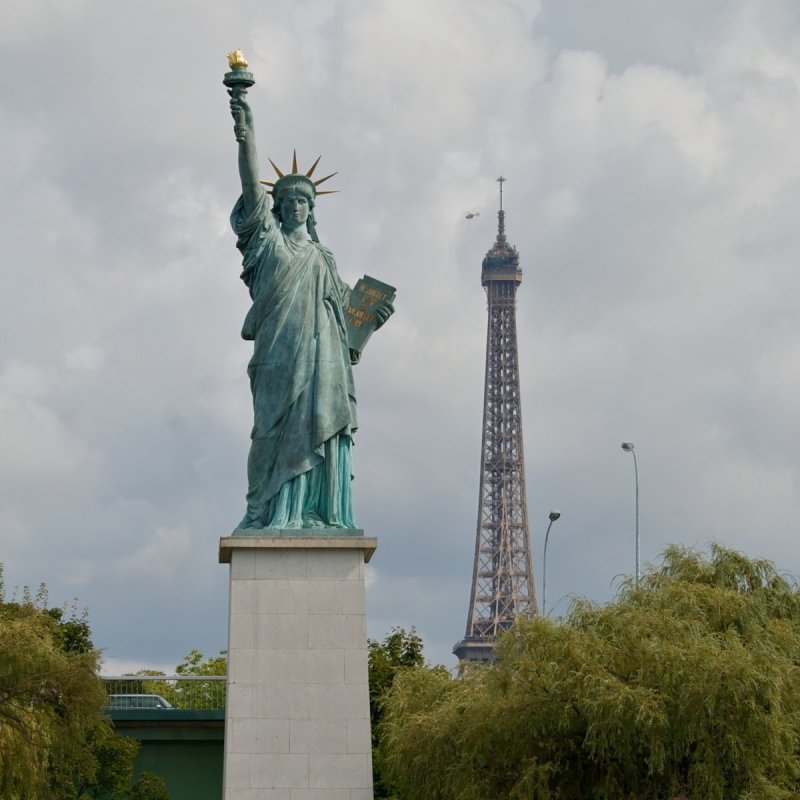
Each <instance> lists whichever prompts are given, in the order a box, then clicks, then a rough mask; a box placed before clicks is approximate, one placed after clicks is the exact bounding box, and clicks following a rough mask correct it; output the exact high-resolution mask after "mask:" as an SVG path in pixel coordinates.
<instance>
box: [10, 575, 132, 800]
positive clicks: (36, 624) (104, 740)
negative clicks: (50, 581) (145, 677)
mask: <svg viewBox="0 0 800 800" xmlns="http://www.w3.org/2000/svg"><path fill="white" fill-rule="evenodd" d="M46 604H47V592H46V590H45V589H44V587H42V588H40V590H39V592H38V593H37V595H36V597H35V598H32V597H31V596H30V593H29V592H28V591H27V590H25V591H24V592H23V597H22V601H21V602H5V596H4V594H3V586H2V574H1V571H0V796H1V797H3V798H4V800H29V798H30V799H31V800H32V799H33V798H37V800H38V798H43V797H46V798H52V800H78V798H88V797H89V796H90V795H91V796H98V795H99V794H100V793H105V794H110V793H113V792H117V791H121V790H123V789H124V788H125V787H126V786H127V783H128V781H129V780H130V777H131V771H132V767H133V758H134V756H135V753H136V749H137V747H138V745H137V743H136V742H133V741H132V740H126V739H123V738H122V737H120V736H117V735H116V734H115V733H114V731H113V729H112V728H111V724H110V722H109V720H108V719H107V718H106V717H105V716H104V714H103V707H104V705H105V703H106V693H105V690H104V689H103V685H102V683H101V681H100V679H99V678H98V675H97V668H98V662H99V653H98V652H97V651H96V650H94V647H93V645H92V643H91V638H90V631H89V626H88V622H87V621H86V617H85V615H77V613H76V612H75V611H74V609H73V612H72V614H71V616H68V617H66V618H65V611H64V609H48V608H46Z"/></svg>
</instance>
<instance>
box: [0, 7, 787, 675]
mask: <svg viewBox="0 0 800 800" xmlns="http://www.w3.org/2000/svg"><path fill="white" fill-rule="evenodd" d="M6 16H7V17H8V19H7V20H5V22H4V27H3V31H2V33H1V34H0V36H2V41H3V44H4V47H3V51H2V54H0V68H1V69H2V74H3V75H5V76H6V78H5V81H4V83H3V84H2V88H1V89H0V120H2V126H3V132H4V139H3V141H4V147H3V148H2V150H0V175H2V182H3V187H4V191H3V197H4V200H5V202H4V214H3V215H2V226H3V237H2V241H3V252H4V262H3V263H4V272H3V275H4V281H3V286H4V291H3V292H2V296H1V297H0V310H1V311H2V313H0V334H2V335H0V445H1V446H0V526H1V527H0V545H2V547H1V548H0V549H1V550H2V555H1V556H0V560H2V561H3V562H4V563H5V565H6V571H7V576H8V581H9V583H10V584H12V585H13V584H14V583H19V584H22V583H33V584H36V583H38V582H39V581H40V580H43V581H45V582H46V583H47V584H48V585H49V586H50V594H51V597H52V598H54V599H57V598H64V599H69V598H71V597H73V596H77V597H78V598H79V601H80V603H81V604H85V605H87V606H88V607H89V610H90V615H91V620H92V623H93V627H94V631H95V639H96V642H97V644H98V645H99V646H101V647H104V648H106V652H107V655H108V656H109V657H113V658H114V659H119V660H120V661H115V662H114V663H123V662H124V663H127V664H131V663H150V664H155V665H169V664H177V663H178V661H179V660H180V658H181V656H182V655H183V654H184V653H185V652H186V651H188V650H189V649H190V648H192V647H199V648H200V649H202V650H204V651H205V652H209V653H211V652H215V651H216V650H218V649H220V648H223V647H224V646H225V643H226V631H225V615H226V609H225V604H226V602H227V600H226V589H225V582H226V570H225V568H223V567H222V566H220V565H218V564H217V563H216V548H217V541H218V538H219V536H221V535H225V534H226V533H228V532H229V530H230V528H231V526H232V524H234V523H235V522H236V521H237V520H238V519H239V517H240V516H241V511H242V503H243V495H244V488H245V459H246V452H247V437H248V434H249V428H250V423H251V421H250V414H251V412H250V405H249V404H250V400H249V392H248V388H247V382H246V378H245V372H244V370H245V365H246V363H247V359H248V346H247V345H246V344H245V343H244V342H242V341H241V340H240V339H239V338H238V335H239V329H240V326H241V320H242V317H243V315H244V313H245V311H246V308H247V297H246V290H245V288H244V286H243V285H241V283H240V282H239V281H238V277H237V276H238V272H239V263H238V258H237V253H236V251H235V248H234V246H233V245H234V241H233V235H232V234H231V233H230V231H229V229H228V222H227V215H228V213H229V208H230V207H231V205H232V203H233V201H234V199H235V195H236V192H237V186H236V183H237V178H236V167H235V144H234V142H233V137H232V133H231V123H230V119H229V115H228V112H227V102H226V101H227V98H226V96H225V92H224V88H223V86H222V85H221V78H222V74H223V72H224V71H225V67H226V64H225V58H224V56H225V53H226V52H227V51H228V50H230V49H232V48H233V47H241V48H243V49H244V50H245V52H246V53H247V54H248V57H249V58H250V60H251V67H252V69H253V71H254V73H255V75H256V78H257V84H256V86H255V87H254V88H253V90H252V91H251V99H252V103H253V106H254V110H255V114H256V124H257V130H258V135H259V149H260V155H261V158H262V160H263V162H264V164H265V165H266V163H267V162H266V157H267V155H269V156H271V157H272V158H273V159H274V160H276V162H277V163H279V164H280V163H285V162H287V161H288V159H289V158H290V157H291V152H292V149H293V148H295V147H296V148H297V150H298V154H299V157H300V159H301V161H308V163H310V162H311V161H312V160H313V159H314V158H316V156H317V155H319V154H320V153H322V155H323V160H322V162H321V167H323V166H324V167H328V168H329V171H334V170H338V171H339V175H338V176H337V178H336V187H335V188H338V189H340V190H341V193H340V194H338V195H332V196H330V197H329V198H324V199H323V201H322V202H321V203H320V208H319V213H318V216H319V227H320V234H321V236H322V238H323V241H325V242H326V243H327V244H328V245H330V246H331V248H332V249H333V250H334V252H335V253H336V254H337V260H338V263H339V265H340V269H341V272H342V274H343V276H344V277H345V278H346V279H347V280H349V281H350V282H351V283H352V282H353V281H355V280H356V279H357V278H358V277H359V276H360V275H361V274H363V273H365V272H366V273H369V274H372V275H375V276H376V277H380V278H383V279H385V280H387V281H389V282H390V283H393V284H395V285H396V286H397V287H398V289H399V293H398V300H397V307H398V313H397V314H396V315H395V317H394V318H393V319H392V321H391V323H390V324H389V325H388V326H387V327H386V328H385V329H384V330H383V331H381V333H380V335H379V337H376V339H375V340H374V341H373V342H372V343H371V344H370V349H369V350H368V351H367V353H366V354H365V356H364V360H363V363H362V364H360V365H359V367H358V370H357V374H356V380H357V385H358V390H359V403H360V415H359V416H360V422H361V430H360V432H359V437H358V442H357V448H356V452H355V470H356V484H355V494H356V503H357V506H356V510H357V515H358V517H359V520H360V522H361V524H363V526H364V527H365V528H366V529H367V531H368V532H369V533H371V534H375V535H377V536H378V537H379V539H380V547H379V550H378V552H377V554H376V555H375V558H374V560H373V563H372V572H371V574H372V578H371V580H372V583H371V585H370V589H369V608H370V634H371V635H373V636H376V637H380V636H382V635H384V633H385V632H386V631H387V630H388V628H389V627H390V626H391V625H394V624H403V625H406V626H408V625H412V624H416V625H417V627H418V629H419V630H420V632H421V633H422V634H423V636H424V637H425V639H426V641H427V643H428V649H429V654H430V655H431V656H432V657H433V658H435V659H436V660H444V661H447V663H451V664H452V661H453V659H452V657H451V656H449V649H450V647H451V646H452V644H453V643H454V642H455V641H457V640H458V639H459V638H460V637H461V635H462V634H463V628H464V621H465V616H466V610H467V609H466V607H467V601H468V595H469V580H470V577H471V568H472V565H471V561H472V551H473V546H474V529H475V519H476V516H477V493H478V466H479V456H480V417H481V399H482V385H483V357H484V353H483V348H484V337H485V299H484V296H483V292H482V289H481V287H480V280H479V277H480V262H481V259H482V257H483V254H484V253H485V251H486V250H487V249H488V248H489V246H490V245H491V243H492V241H493V239H494V236H495V217H494V214H495V209H496V202H497V194H496V188H497V187H496V184H495V183H494V179H495V178H496V177H497V175H498V174H501V173H502V174H505V175H506V177H507V178H509V182H508V183H507V184H506V190H507V191H506V208H507V212H508V213H507V231H508V235H509V238H510V240H511V241H512V242H513V243H514V244H516V245H517V247H518V248H519V251H520V254H521V259H522V266H523V269H524V272H525V276H524V281H523V284H522V286H521V288H520V291H519V295H518V315H519V342H520V357H521V375H522V383H523V385H522V397H523V409H524V429H525V448H526V464H527V477H528V484H529V506H530V514H531V521H532V526H533V530H532V535H533V539H534V561H535V563H536V564H537V578H539V576H540V569H539V562H540V554H541V546H542V537H543V534H544V528H545V526H546V524H547V513H548V511H549V510H550V508H552V507H558V508H560V510H561V511H562V513H563V517H562V519H561V520H559V522H558V523H557V526H556V527H555V528H554V531H553V538H552V540H551V544H550V549H549V552H548V562H549V563H548V597H549V599H550V603H549V605H553V604H555V607H556V611H563V609H564V608H565V603H566V602H567V599H568V597H569V595H570V594H573V593H578V594H587V595H588V596H590V597H593V598H595V599H597V600H604V599H606V598H608V597H609V596H610V594H611V592H612V590H613V586H614V581H615V576H617V575H619V574H621V573H630V572H632V570H633V467H632V464H631V463H630V457H629V456H627V455H625V454H624V453H622V451H621V450H620V449H619V443H620V441H622V440H623V439H632V440H634V441H635V442H636V445H637V452H638V453H639V457H640V468H641V477H642V535H643V558H644V559H645V560H648V559H653V558H655V557H656V555H657V553H658V552H659V550H660V549H661V548H662V547H663V546H664V544H666V543H668V542H673V541H679V542H685V543H687V544H703V543H704V542H706V541H708V540H709V539H719V540H720V541H722V542H724V543H726V544H729V545H731V546H734V547H738V548H741V549H744V550H745V551H747V552H748V553H750V554H752V555H759V556H764V557H767V558H772V559H774V560H775V561H777V562H778V563H779V564H780V565H781V566H782V567H784V568H785V569H787V570H789V571H792V572H795V573H796V572H800V564H799V563H798V560H797V556H796V554H795V549H794V547H793V546H792V543H793V536H792V533H793V526H794V523H795V520H796V519H797V516H798V511H800V497H798V478H799V477H800V476H799V475H798V468H797V464H796V456H795V453H796V452H797V439H798V433H800V431H798V424H797V421H796V414H794V413H793V412H794V405H795V403H794V399H795V396H796V394H797V388H798V387H797V382H798V381H797V377H796V376H797V375H798V369H797V367H798V361H799V360H800V356H799V355H798V353H800V349H799V346H798V342H800V333H799V332H798V324H797V321H796V319H797V315H796V312H795V309H794V307H793V305H794V304H793V299H794V298H795V297H797V289H798V286H797V283H798V278H797V270H796V269H795V261H796V257H795V255H796V252H797V247H798V241H797V237H798V233H797V226H796V224H794V220H793V219H792V212H793V209H794V208H795V206H796V203H795V202H794V201H795V200H796V199H797V196H798V186H800V159H799V158H798V154H797V152H798V151H797V148H796V144H795V131H796V130H797V129H798V122H800V102H799V98H798V86H799V85H800V36H799V34H800V23H799V22H798V19H797V13H796V10H795V9H794V6H793V4H791V3H789V2H777V3H771V4H768V5H763V4H755V3H751V2H745V1H744V0H743V1H742V2H733V3H729V2H726V3H706V4H703V5H702V7H700V6H698V5H697V4H694V5H692V4H687V3H678V4H672V5H671V6H669V8H667V7H666V6H662V5H659V4H641V3H625V2H611V0H609V1H608V2H605V1H604V2H602V3H585V4H581V5H580V6H575V4H571V5H570V6H569V7H567V5H565V4H557V3H551V2H544V3H543V4H542V8H541V10H540V9H539V6H538V4H535V3H525V2H519V3H514V2H504V1H503V0H495V2H492V3H485V2H479V1H478V0H468V1H467V2H464V0H460V1H459V2H455V0H443V2H440V3H436V4H434V5H433V6H431V4H424V5H423V4H422V3H421V2H407V3H404V4H397V3H393V2H373V3H370V4H362V3H358V2H350V1H349V0H341V1H340V2H334V3H329V2H312V1H309V2H292V3H289V2H276V3H272V4H270V8H269V15H268V16H267V15H265V11H264V8H263V6H262V5H259V4H256V3H248V2H244V0H243V1H242V2H234V3H232V4H228V5H226V6H225V7H224V8H220V9H204V10H203V13H202V14H201V13H198V12H197V11H196V9H195V8H194V6H191V5H190V4H188V3H182V2H178V0H175V2H171V3H167V4H155V3H147V2H145V3H137V4H136V5H135V6H134V5H133V4H130V3H127V2H122V3H117V4H114V5H108V4H105V5H104V4H101V3H97V2H89V0H87V2H84V3H82V4H77V3H76V4H71V5H70V9H69V10H67V9H62V8H61V6H60V5H59V4H55V5H53V4H50V3H29V4H27V5H26V6H25V7H24V8H22V7H19V8H15V9H13V10H12V11H11V12H10V13H9V14H7V15H6ZM623 16H624V18H625V25H624V26H621V25H619V24H616V23H615V22H614V20H615V19H618V18H620V17H623ZM11 76H13V78H12V77H11ZM265 171H268V170H265ZM468 210H477V211H480V212H481V214H480V216H479V217H476V218H474V219H472V220H469V221H467V220H465V219H464V214H465V212H466V211H468Z"/></svg>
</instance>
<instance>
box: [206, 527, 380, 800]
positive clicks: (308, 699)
mask: <svg viewBox="0 0 800 800" xmlns="http://www.w3.org/2000/svg"><path fill="white" fill-rule="evenodd" d="M376 544H377V542H376V540H375V539H370V538H366V537H363V536H361V537H356V536H341V537H337V536H335V535H334V536H326V537H320V536H318V535H316V536H314V537H303V536H295V537H287V536H285V535H283V536H258V537H256V536H247V537H241V536H232V537H228V538H225V539H222V540H220V561H222V562H224V563H229V564H230V616H229V638H228V696H227V703H226V711H225V778H224V800H372V797H373V794H372V750H371V746H372V743H371V737H370V720H369V684H368V679H367V639H366V619H365V607H364V562H365V561H368V560H369V558H370V557H371V555H372V553H373V552H374V551H375V547H376Z"/></svg>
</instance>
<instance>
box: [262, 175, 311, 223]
mask: <svg viewBox="0 0 800 800" xmlns="http://www.w3.org/2000/svg"><path fill="white" fill-rule="evenodd" d="M270 194H271V195H272V213H273V214H274V215H275V216H276V217H277V219H278V221H279V222H283V219H282V217H281V203H282V201H283V200H284V199H286V198H288V197H292V196H295V195H296V196H300V197H305V199H306V200H307V201H308V210H309V212H311V211H312V210H313V208H314V199H315V198H316V196H317V190H316V188H315V187H314V181H312V180H311V179H310V178H308V177H306V176H305V175H298V174H289V175H284V176H282V177H281V178H278V180H277V181H275V183H274V184H273V186H272V191H271V192H270Z"/></svg>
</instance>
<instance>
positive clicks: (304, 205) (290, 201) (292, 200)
mask: <svg viewBox="0 0 800 800" xmlns="http://www.w3.org/2000/svg"><path fill="white" fill-rule="evenodd" d="M310 210H311V208H310V206H309V204H308V198H307V197H306V196H305V195H304V194H302V193H301V192H290V193H289V194H287V195H285V196H284V197H282V198H281V204H280V212H281V222H282V223H283V226H284V227H285V228H289V229H294V228H299V227H300V226H301V225H305V224H306V220H307V219H308V214H309V212H310Z"/></svg>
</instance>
